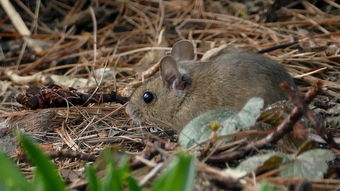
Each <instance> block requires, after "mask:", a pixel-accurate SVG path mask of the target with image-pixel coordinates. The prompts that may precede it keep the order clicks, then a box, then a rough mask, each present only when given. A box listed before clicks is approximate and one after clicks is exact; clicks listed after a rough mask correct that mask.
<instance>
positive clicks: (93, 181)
mask: <svg viewBox="0 0 340 191" xmlns="http://www.w3.org/2000/svg"><path fill="white" fill-rule="evenodd" d="M86 175H87V182H88V190H90V191H100V190H101V189H100V187H99V186H100V185H99V181H98V179H97V176H96V170H95V169H94V168H93V166H92V165H88V166H87V167H86Z"/></svg>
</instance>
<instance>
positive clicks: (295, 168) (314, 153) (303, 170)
mask: <svg viewBox="0 0 340 191" xmlns="http://www.w3.org/2000/svg"><path fill="white" fill-rule="evenodd" d="M291 158H292V161H291V164H289V166H288V167H287V168H285V169H284V170H282V171H281V172H280V175H281V176H287V177H294V178H323V174H324V173H325V172H327V169H328V165H327V162H328V161H331V160H334V159H335V155H334V153H333V152H332V151H331V150H326V149H313V150H309V151H306V152H304V153H302V154H300V155H298V156H297V157H295V156H294V155H292V157H291Z"/></svg>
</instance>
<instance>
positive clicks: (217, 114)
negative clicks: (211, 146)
mask: <svg viewBox="0 0 340 191" xmlns="http://www.w3.org/2000/svg"><path fill="white" fill-rule="evenodd" d="M233 114H234V112H232V111H231V110H212V111H208V112H207V113H204V114H202V115H200V116H198V117H196V118H195V119H193V120H192V121H190V122H189V123H188V124H187V125H186V126H185V127H184V129H183V130H182V132H181V133H180V135H179V138H178V141H179V143H180V144H181V146H182V147H185V148H190V147H193V146H196V145H197V144H199V143H202V142H204V141H207V140H209V138H210V134H211V130H210V128H209V125H211V123H213V122H219V123H222V122H223V121H224V120H225V119H227V118H229V117H230V116H232V115H233Z"/></svg>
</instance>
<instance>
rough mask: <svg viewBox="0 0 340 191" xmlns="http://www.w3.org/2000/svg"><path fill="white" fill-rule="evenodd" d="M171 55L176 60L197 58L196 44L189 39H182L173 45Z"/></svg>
mask: <svg viewBox="0 0 340 191" xmlns="http://www.w3.org/2000/svg"><path fill="white" fill-rule="evenodd" d="M171 55H172V56H173V57H175V59H176V61H182V60H193V59H195V52H194V46H193V45H192V43H191V42H190V41H188V40H181V41H178V42H176V43H175V45H174V46H173V47H172V50H171Z"/></svg>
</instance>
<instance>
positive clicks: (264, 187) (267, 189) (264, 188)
mask: <svg viewBox="0 0 340 191" xmlns="http://www.w3.org/2000/svg"><path fill="white" fill-rule="evenodd" d="M275 190H278V188H277V187H275V186H273V185H271V184H269V183H268V182H267V181H265V180H264V181H262V182H261V184H260V187H258V188H257V189H256V191H275Z"/></svg>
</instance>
